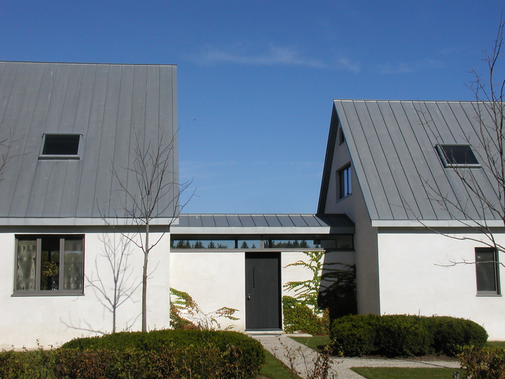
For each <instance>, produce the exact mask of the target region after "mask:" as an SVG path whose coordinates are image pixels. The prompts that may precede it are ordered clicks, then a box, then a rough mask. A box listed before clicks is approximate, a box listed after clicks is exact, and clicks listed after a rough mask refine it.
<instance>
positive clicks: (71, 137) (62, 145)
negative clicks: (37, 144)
mask: <svg viewBox="0 0 505 379" xmlns="http://www.w3.org/2000/svg"><path fill="white" fill-rule="evenodd" d="M79 138H80V135H79V134H46V136H45V139H44V147H43V149H42V154H43V155H77V153H78V151H79Z"/></svg>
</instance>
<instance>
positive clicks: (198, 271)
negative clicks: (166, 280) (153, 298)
mask: <svg viewBox="0 0 505 379" xmlns="http://www.w3.org/2000/svg"><path fill="white" fill-rule="evenodd" d="M170 285H171V286H172V287H173V288H175V289H177V290H179V291H183V292H187V293H188V294H189V295H190V296H191V297H192V298H193V300H195V302H196V303H197V304H198V306H199V307H200V309H201V310H202V311H203V312H204V313H210V312H214V311H216V310H218V309H219V308H222V307H229V308H234V309H237V310H238V311H237V312H236V313H235V314H234V315H233V316H234V317H237V318H238V320H237V321H233V320H228V319H218V322H219V323H220V325H221V328H223V329H224V328H227V327H231V328H232V329H233V330H244V329H245V254H244V253H243V252H184V253H182V252H177V251H173V252H172V253H171V268H170Z"/></svg>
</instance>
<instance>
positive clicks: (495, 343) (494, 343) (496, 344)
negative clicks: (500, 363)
mask: <svg viewBox="0 0 505 379" xmlns="http://www.w3.org/2000/svg"><path fill="white" fill-rule="evenodd" d="M487 344H488V345H489V346H493V347H500V348H502V349H505V341H487Z"/></svg>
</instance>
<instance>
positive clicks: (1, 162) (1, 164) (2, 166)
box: [0, 130, 15, 183]
mask: <svg viewBox="0 0 505 379" xmlns="http://www.w3.org/2000/svg"><path fill="white" fill-rule="evenodd" d="M13 142H15V141H14V140H13V139H12V130H9V132H8V135H7V137H5V138H4V139H2V140H0V151H1V153H0V183H1V182H3V180H4V174H5V171H7V169H8V166H9V162H10V161H11V160H12V158H14V155H12V151H11V149H12V144H13Z"/></svg>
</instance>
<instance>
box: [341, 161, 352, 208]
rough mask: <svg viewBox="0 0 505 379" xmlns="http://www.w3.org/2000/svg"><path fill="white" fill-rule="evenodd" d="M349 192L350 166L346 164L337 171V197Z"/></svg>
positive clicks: (347, 194) (345, 195)
mask: <svg viewBox="0 0 505 379" xmlns="http://www.w3.org/2000/svg"><path fill="white" fill-rule="evenodd" d="M351 193H352V191H351V166H347V167H345V168H343V169H341V170H340V171H338V199H339V200H340V199H343V198H344V197H347V196H349V195H350V194H351Z"/></svg>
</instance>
